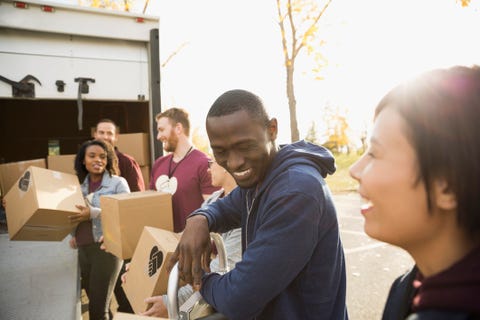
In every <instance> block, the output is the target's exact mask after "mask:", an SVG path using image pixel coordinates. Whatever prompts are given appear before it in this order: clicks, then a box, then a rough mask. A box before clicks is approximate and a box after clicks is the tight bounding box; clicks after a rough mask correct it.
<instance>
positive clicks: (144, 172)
mask: <svg viewBox="0 0 480 320" xmlns="http://www.w3.org/2000/svg"><path fill="white" fill-rule="evenodd" d="M140 170H141V171H142V177H143V182H144V183H145V190H148V189H149V188H150V166H149V165H146V166H141V167H140Z"/></svg>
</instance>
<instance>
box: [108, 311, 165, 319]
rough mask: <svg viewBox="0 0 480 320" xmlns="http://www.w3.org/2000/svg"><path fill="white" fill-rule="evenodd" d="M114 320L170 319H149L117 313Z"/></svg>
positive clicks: (147, 317)
mask: <svg viewBox="0 0 480 320" xmlns="http://www.w3.org/2000/svg"><path fill="white" fill-rule="evenodd" d="M113 320H168V318H159V317H149V316H141V315H138V314H131V313H123V312H117V313H115V315H114V316H113Z"/></svg>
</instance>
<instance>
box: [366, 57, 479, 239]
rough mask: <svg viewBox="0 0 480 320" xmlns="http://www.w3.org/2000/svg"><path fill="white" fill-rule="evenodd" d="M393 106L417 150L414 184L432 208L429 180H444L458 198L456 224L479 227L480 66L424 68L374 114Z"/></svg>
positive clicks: (471, 230) (473, 232) (475, 233)
mask: <svg viewBox="0 0 480 320" xmlns="http://www.w3.org/2000/svg"><path fill="white" fill-rule="evenodd" d="M386 108H394V109H395V110H396V111H397V112H398V113H399V114H400V115H401V117H403V119H404V120H405V123H406V134H407V137H409V140H410V142H411V144H412V146H413V148H414V150H415V153H416V156H417V159H418V163H419V168H418V170H419V172H418V182H419V181H423V182H424V183H425V187H426V191H427V196H428V199H427V200H428V205H429V208H430V209H431V207H432V203H431V197H430V192H431V189H432V183H433V182H434V181H436V180H437V179H444V180H445V181H446V183H447V184H448V188H449V190H450V191H452V192H453V193H454V194H455V196H456V201H457V212H458V213H457V218H458V223H459V225H460V226H461V227H462V228H464V229H465V230H466V231H467V232H468V233H469V234H470V235H471V236H478V234H479V231H480V196H479V194H480V68H479V67H478V66H473V67H464V66H455V67H452V68H449V69H437V70H433V71H430V72H426V73H424V74H422V75H420V76H419V77H417V78H415V79H413V80H412V81H409V82H405V83H403V84H401V85H399V86H397V87H395V88H394V89H392V90H391V91H390V92H389V93H388V94H387V95H386V96H385V97H384V98H383V99H382V100H381V101H380V103H379V105H378V106H377V108H376V111H375V117H377V116H378V114H379V113H380V112H382V110H384V109H386Z"/></svg>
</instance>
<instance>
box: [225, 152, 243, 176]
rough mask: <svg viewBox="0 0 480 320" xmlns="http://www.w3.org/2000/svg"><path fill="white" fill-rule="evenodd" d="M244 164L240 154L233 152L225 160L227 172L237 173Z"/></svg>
mask: <svg viewBox="0 0 480 320" xmlns="http://www.w3.org/2000/svg"><path fill="white" fill-rule="evenodd" d="M244 164H245V158H244V157H243V156H242V154H241V153H239V152H235V151H231V152H229V154H228V158H227V167H228V169H229V171H231V172H233V171H237V170H238V169H240V168H242V166H243V165H244Z"/></svg>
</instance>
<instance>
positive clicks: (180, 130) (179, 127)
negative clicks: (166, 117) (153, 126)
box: [175, 122, 183, 134]
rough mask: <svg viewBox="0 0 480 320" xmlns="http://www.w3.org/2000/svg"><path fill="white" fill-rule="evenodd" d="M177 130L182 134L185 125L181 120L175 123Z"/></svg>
mask: <svg viewBox="0 0 480 320" xmlns="http://www.w3.org/2000/svg"><path fill="white" fill-rule="evenodd" d="M175 132H176V133H177V134H180V133H182V132H183V126H182V124H181V123H180V122H177V123H176V124H175Z"/></svg>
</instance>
